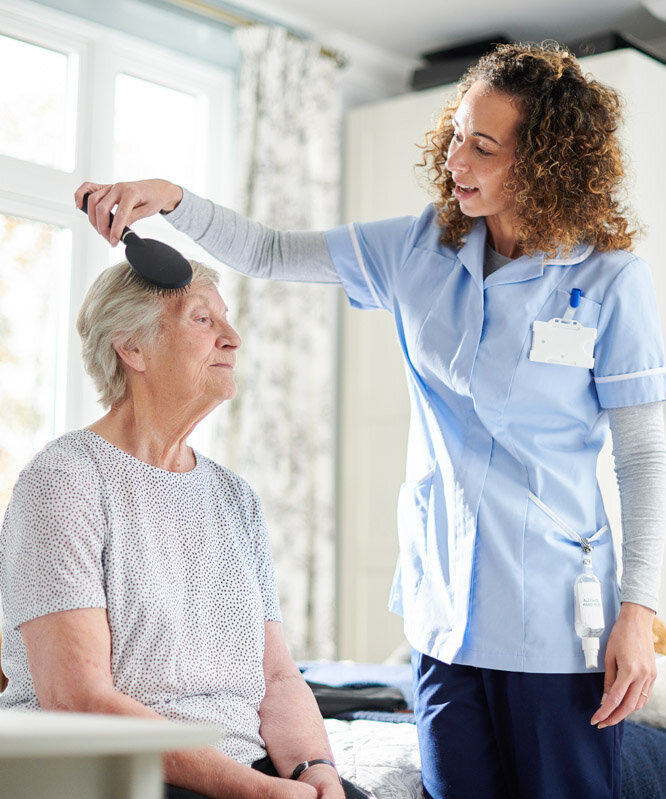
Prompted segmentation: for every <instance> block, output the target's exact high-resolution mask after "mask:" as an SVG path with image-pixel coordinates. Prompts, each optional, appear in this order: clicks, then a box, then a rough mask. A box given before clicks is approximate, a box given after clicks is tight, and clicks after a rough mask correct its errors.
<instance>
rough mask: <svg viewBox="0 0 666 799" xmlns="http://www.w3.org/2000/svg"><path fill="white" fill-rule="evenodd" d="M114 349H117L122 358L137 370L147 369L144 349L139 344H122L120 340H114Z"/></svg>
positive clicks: (143, 370)
mask: <svg viewBox="0 0 666 799" xmlns="http://www.w3.org/2000/svg"><path fill="white" fill-rule="evenodd" d="M112 343H113V349H114V350H115V351H116V353H117V355H118V357H119V358H120V360H121V361H122V362H123V363H124V364H125V366H129V367H130V368H131V369H133V370H134V371H135V372H145V371H146V361H145V358H144V355H143V349H142V348H141V347H139V346H137V345H135V346H131V344H128V343H124V344H121V343H120V341H113V342H112Z"/></svg>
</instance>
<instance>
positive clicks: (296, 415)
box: [214, 26, 341, 658]
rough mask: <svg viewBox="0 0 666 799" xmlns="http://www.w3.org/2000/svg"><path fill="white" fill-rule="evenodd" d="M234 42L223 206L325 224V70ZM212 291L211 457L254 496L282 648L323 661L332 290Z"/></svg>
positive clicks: (297, 51)
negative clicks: (230, 180)
mask: <svg viewBox="0 0 666 799" xmlns="http://www.w3.org/2000/svg"><path fill="white" fill-rule="evenodd" d="M237 37H238V42H239V45H240V47H241V50H242V53H243V66H242V70H241V75H240V86H239V112H238V135H237V160H236V169H237V173H236V176H235V177H236V182H237V186H238V198H237V201H236V203H235V207H236V210H238V211H240V212H241V213H243V214H245V215H246V216H249V217H251V218H252V219H255V220H257V221H259V222H262V223H264V224H267V225H270V226H271V227H274V228H280V229H285V230H297V229H304V230H324V229H327V228H329V227H331V226H333V225H335V224H337V222H338V213H339V197H340V194H339V171H340V128H341V100H340V88H339V68H338V66H337V65H336V63H335V62H334V61H333V60H332V59H330V58H327V57H325V56H322V55H321V54H320V48H319V46H318V45H316V44H313V43H311V42H305V41H302V40H300V39H297V38H294V37H293V36H291V35H289V34H288V33H287V31H285V30H284V29H282V28H266V27H260V26H256V27H251V28H246V29H241V30H239V31H238V33H237ZM221 289H222V295H223V296H224V298H225V300H226V302H227V305H228V306H229V307H230V318H231V319H232V321H233V322H234V324H235V325H236V326H237V328H238V329H239V332H240V333H241V336H242V337H243V339H244V340H243V345H242V347H241V349H240V351H239V357H238V368H237V383H238V394H237V396H236V398H235V399H234V400H233V401H232V402H230V403H228V404H227V406H226V407H225V408H224V411H223V413H221V414H220V415H219V416H218V423H217V428H216V432H215V438H216V442H215V448H214V452H215V454H216V455H217V456H218V457H220V459H221V460H222V461H223V462H225V463H227V464H229V465H230V466H231V468H233V469H234V470H236V471H238V472H239V473H240V474H241V475H243V476H244V477H245V478H246V479H247V480H249V482H250V484H251V485H252V486H253V487H254V488H255V490H256V491H257V492H258V494H259V496H260V497H261V500H262V504H263V506H264V511H265V514H266V518H267V521H268V529H269V534H270V538H271V542H272V546H273V556H274V559H275V564H276V571H277V575H278V585H279V589H280V597H281V603H282V613H283V618H284V626H285V632H286V634H287V638H288V640H289V643H290V647H291V651H292V654H293V655H294V656H295V657H297V658H317V657H325V658H328V657H334V656H335V587H336V575H335V563H336V558H335V502H334V493H335V420H336V404H335V403H336V358H337V352H336V338H337V311H336V309H337V298H338V292H337V291H336V289H334V288H332V287H330V286H328V287H327V286H317V285H308V284H297V283H273V282H269V281H260V280H252V279H247V278H240V277H238V276H236V275H234V274H230V273H227V272H225V274H224V275H223V279H222V286H221Z"/></svg>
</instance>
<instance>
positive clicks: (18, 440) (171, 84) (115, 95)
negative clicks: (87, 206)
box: [0, 0, 234, 514]
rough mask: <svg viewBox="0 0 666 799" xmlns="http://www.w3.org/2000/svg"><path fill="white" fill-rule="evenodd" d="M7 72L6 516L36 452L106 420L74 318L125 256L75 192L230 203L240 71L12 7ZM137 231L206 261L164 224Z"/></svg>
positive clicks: (1, 440) (1, 233) (2, 222)
mask: <svg viewBox="0 0 666 799" xmlns="http://www.w3.org/2000/svg"><path fill="white" fill-rule="evenodd" d="M0 69H2V74H3V75H4V76H5V78H4V79H3V80H2V81H0V106H1V107H2V109H3V113H2V115H0V170H1V172H2V180H1V181H0V263H2V267H3V268H2V273H1V274H0V514H1V513H4V508H5V506H6V504H7V501H8V499H9V493H10V491H11V487H12V486H13V484H14V482H15V480H16V477H17V474H18V471H19V469H20V468H21V467H22V466H23V465H24V464H25V463H26V462H27V461H28V460H29V459H30V457H32V455H33V454H34V453H35V452H36V451H37V450H38V449H40V448H41V447H42V446H43V445H44V444H45V443H46V442H47V441H48V440H50V439H51V438H53V437H54V436H56V435H59V434H61V433H62V432H64V431H65V430H66V429H72V428H76V427H81V426H83V425H85V424H88V423H90V422H91V421H93V420H94V419H95V418H98V417H99V416H100V415H101V413H102V409H101V407H100V406H99V405H97V403H96V398H95V396H94V391H93V388H92V385H91V383H90V381H89V380H88V378H87V377H86V376H85V375H84V373H83V368H82V365H81V358H80V354H79V341H78V337H77V335H76V331H75V319H76V314H77V312H78V308H79V306H80V304H81V301H82V299H83V295H84V293H85V291H86V289H87V286H88V285H89V284H90V282H91V281H92V279H93V278H94V277H95V275H96V274H98V272H99V270H100V268H101V267H103V266H105V265H106V264H108V263H113V262H116V261H118V260H120V259H121V258H122V257H123V255H124V253H123V249H122V247H118V248H116V249H114V250H111V248H109V246H108V245H107V243H106V242H105V241H103V240H102V239H101V238H100V237H99V236H97V235H96V234H95V232H94V231H93V230H92V228H90V226H89V225H88V224H87V222H86V220H85V218H84V216H83V214H81V212H79V211H77V210H76V209H75V208H74V202H73V192H74V190H75V189H76V187H77V186H78V185H79V184H80V183H81V182H83V180H86V179H92V180H98V181H100V182H112V181H116V180H131V179H138V178H143V177H155V176H161V177H165V178H169V179H171V180H174V181H176V182H178V183H181V184H183V185H187V186H188V187H189V188H191V189H193V190H194V191H197V192H200V193H202V194H205V195H206V196H209V197H213V198H214V199H216V200H218V201H221V202H225V201H227V202H228V196H226V193H227V192H228V190H229V187H230V186H231V180H230V179H229V177H228V175H229V172H230V169H229V166H230V155H229V153H230V149H231V133H230V131H231V127H230V125H231V120H232V119H233V106H232V100H233V80H234V75H233V72H231V71H230V70H223V69H217V68H213V67H211V66H209V65H204V64H200V63H198V62H197V61H195V60H193V59H190V58H186V57H184V56H179V55H176V54H174V53H172V52H170V51H167V50H163V49H161V48H158V47H156V46H154V45H151V44H149V43H147V42H145V41H142V40H139V39H133V38H129V37H126V36H123V35H121V34H117V33H114V32H111V31H109V30H107V29H104V28H101V27H99V26H96V25H93V24H91V23H87V22H83V21H81V20H78V19H77V18H74V17H71V16H68V15H65V14H61V13H59V12H55V11H53V10H52V9H48V8H45V7H44V6H38V5H35V4H30V3H25V4H23V3H19V4H17V3H14V2H12V1H11V0H0ZM7 76H11V80H8V79H7ZM223 176H226V179H225V180H224V181H223V179H222V178H223ZM136 229H137V232H139V233H140V234H141V233H143V234H145V235H155V236H159V237H161V238H162V239H164V240H167V241H169V243H172V244H174V245H175V246H177V247H179V248H180V249H181V251H183V252H184V253H185V254H186V255H187V256H189V257H201V256H202V253H201V251H200V250H199V249H198V248H197V247H196V245H194V244H192V243H191V242H190V241H189V240H188V239H186V238H185V237H184V236H182V235H180V234H177V233H176V232H175V231H173V229H172V228H171V227H170V226H169V225H168V223H166V222H165V220H163V219H160V218H158V219H152V220H142V222H140V223H138V224H137V225H136ZM206 257H207V259H208V261H209V262H210V257H209V256H206Z"/></svg>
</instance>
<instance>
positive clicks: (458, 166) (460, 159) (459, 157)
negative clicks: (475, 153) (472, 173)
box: [446, 138, 469, 173]
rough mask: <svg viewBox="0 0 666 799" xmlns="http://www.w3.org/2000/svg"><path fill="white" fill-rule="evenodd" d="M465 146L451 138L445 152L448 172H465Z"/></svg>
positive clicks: (466, 166) (466, 167)
mask: <svg viewBox="0 0 666 799" xmlns="http://www.w3.org/2000/svg"><path fill="white" fill-rule="evenodd" d="M465 152H466V148H465V147H464V146H463V145H462V144H461V143H460V142H457V141H456V140H455V138H454V139H451V144H450V145H449V151H448V153H447V154H446V168H447V169H448V170H449V172H454V171H455V172H458V173H460V172H466V171H467V169H468V168H469V166H468V163H467V156H466V154H465Z"/></svg>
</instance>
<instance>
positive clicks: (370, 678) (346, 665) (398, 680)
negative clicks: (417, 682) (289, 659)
mask: <svg viewBox="0 0 666 799" xmlns="http://www.w3.org/2000/svg"><path fill="white" fill-rule="evenodd" d="M299 667H300V669H301V671H302V672H303V677H305V679H306V680H307V681H308V682H310V683H318V684H320V685H330V686H334V687H338V688H341V687H343V686H344V687H347V686H356V687H361V686H364V685H390V686H393V687H394V688H399V689H400V691H401V692H402V695H403V696H404V697H405V700H406V702H407V707H411V706H412V667H411V666H410V665H409V663H404V664H400V665H390V666H389V665H386V664H380V663H352V662H349V661H339V660H337V661H330V660H329V661H305V662H302V663H300V664H299Z"/></svg>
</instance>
